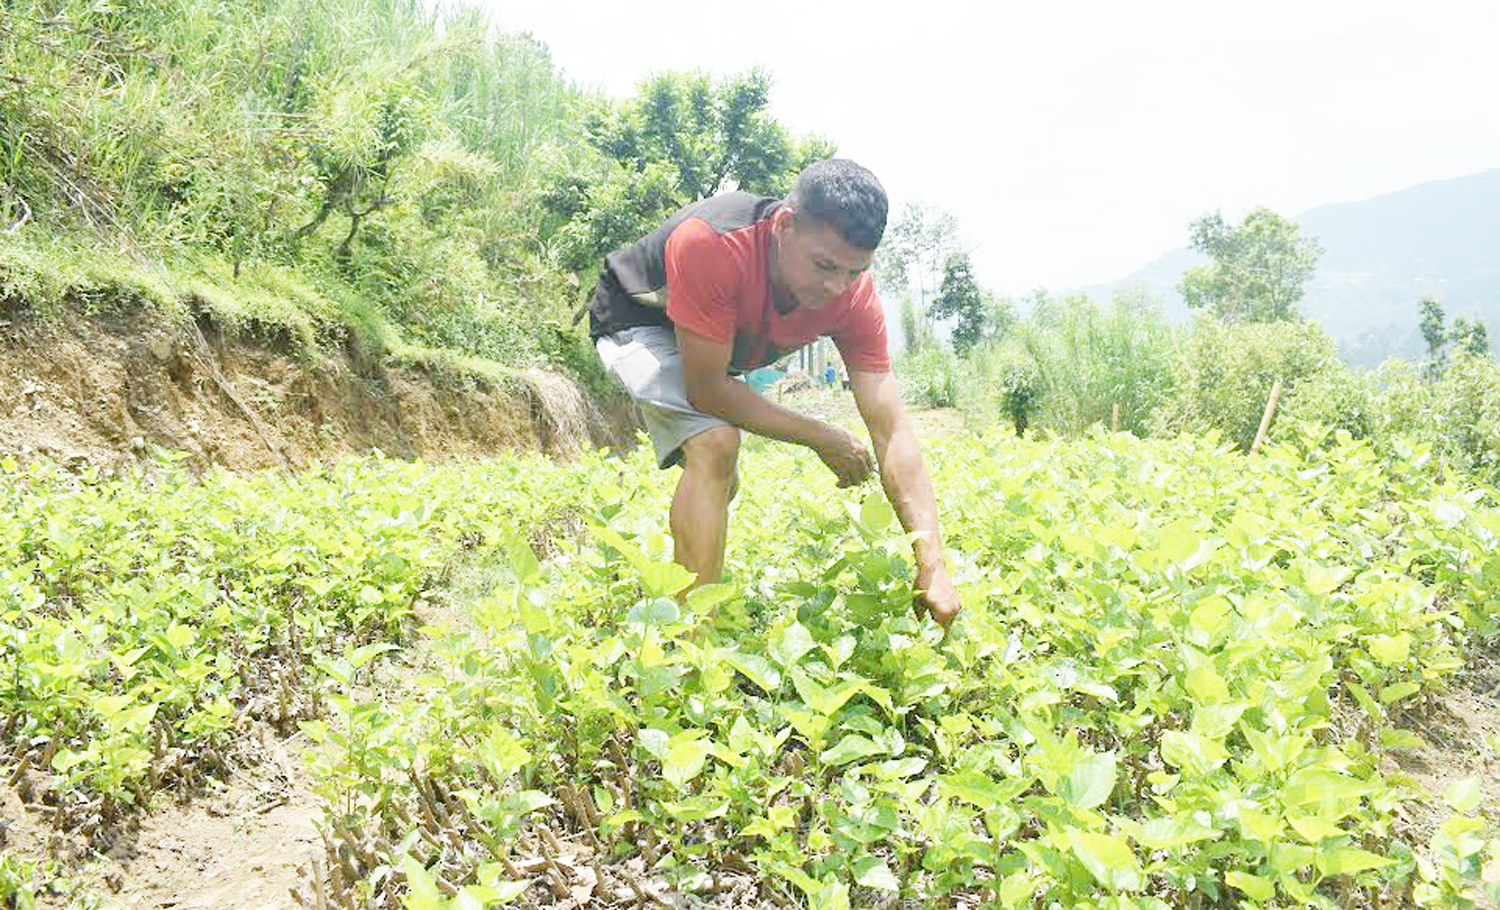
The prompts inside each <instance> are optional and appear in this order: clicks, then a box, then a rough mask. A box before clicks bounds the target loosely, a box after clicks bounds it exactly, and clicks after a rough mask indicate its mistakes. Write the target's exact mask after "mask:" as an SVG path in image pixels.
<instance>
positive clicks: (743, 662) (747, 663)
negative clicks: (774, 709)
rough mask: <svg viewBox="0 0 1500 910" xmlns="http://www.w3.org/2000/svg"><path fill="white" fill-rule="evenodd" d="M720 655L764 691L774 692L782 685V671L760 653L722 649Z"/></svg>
mask: <svg viewBox="0 0 1500 910" xmlns="http://www.w3.org/2000/svg"><path fill="white" fill-rule="evenodd" d="M718 655H719V657H720V658H721V659H722V660H723V661H724V662H725V663H727V664H729V665H730V666H731V667H734V668H735V669H736V670H738V671H740V672H741V673H743V674H745V678H746V679H749V680H750V681H751V682H753V683H755V684H756V685H757V686H760V688H761V690H762V691H764V692H774V691H775V690H776V687H777V686H779V685H781V671H780V670H777V669H776V668H775V667H773V666H772V665H771V662H770V661H769V660H766V659H765V658H764V657H761V656H760V655H759V654H743V653H741V652H739V651H732V650H726V649H720V650H719V652H718Z"/></svg>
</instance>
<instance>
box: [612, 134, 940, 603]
mask: <svg viewBox="0 0 1500 910" xmlns="http://www.w3.org/2000/svg"><path fill="white" fill-rule="evenodd" d="M888 207H889V206H888V202H887V199H886V195H885V190H884V189H883V188H882V187H881V185H880V183H879V181H877V180H876V179H875V176H874V175H873V174H871V173H870V172H869V171H868V170H866V169H864V168H863V167H860V166H859V165H857V164H855V163H854V162H852V161H847V160H841V159H832V160H828V161H821V162H818V163H816V164H814V165H812V166H811V167H809V168H807V170H805V171H803V172H802V174H801V175H800V176H799V177H798V179H797V182H796V184H795V185H794V186H793V188H792V192H791V194H790V195H789V196H788V197H787V198H786V199H784V200H781V199H774V198H769V197H759V196H753V195H751V194H749V193H726V194H723V195H720V196H715V197H713V198H711V199H707V200H704V201H702V202H698V203H694V204H692V205H689V206H687V207H686V208H684V209H683V210H681V211H679V212H678V213H677V214H675V215H673V216H672V217H671V218H670V219H668V221H667V223H666V224H664V225H663V226H662V227H661V228H659V229H658V230H656V231H655V232H654V233H652V234H649V235H647V236H646V237H643V238H641V239H640V240H638V241H636V242H635V243H633V244H630V245H629V246H626V247H623V248H622V249H619V250H617V251H615V252H614V253H611V254H610V255H609V256H608V257H606V259H605V265H604V269H603V271H602V273H601V274H600V277H599V284H598V286H597V287H596V288H595V289H594V296H593V298H592V300H591V301H590V302H589V316H590V319H589V325H590V334H591V335H592V336H593V338H594V340H595V344H596V346H597V347H598V350H599V355H600V357H601V358H602V359H603V361H604V364H605V366H606V368H608V369H609V371H610V372H612V373H613V374H614V375H615V376H617V377H618V378H619V379H620V381H621V382H622V383H623V384H624V385H625V388H626V389H627V390H629V392H630V394H631V396H632V397H633V398H634V399H635V401H636V402H637V404H639V405H640V408H641V413H642V415H643V417H644V418H645V422H646V429H647V431H648V432H649V433H650V434H651V442H652V445H653V447H654V448H655V451H656V459H657V463H658V464H659V465H660V466H661V467H663V468H667V467H671V466H672V465H674V464H679V463H680V464H681V465H682V476H681V477H680V478H679V479H678V482H677V491H676V494H675V495H674V496H673V498H672V511H671V524H672V538H673V541H674V547H675V551H674V554H673V555H674V558H675V560H676V561H677V562H678V563H680V564H681V565H683V566H684V567H686V568H687V569H689V570H690V571H692V572H694V573H696V574H697V582H696V583H697V584H700V585H701V584H709V583H712V582H715V581H717V580H718V579H719V575H720V572H721V571H722V570H723V565H724V537H725V528H726V525H727V524H728V519H729V501H730V500H731V499H733V498H734V494H735V491H736V490H737V489H738V485H739V474H738V471H737V468H736V465H737V462H738V458H739V449H740V431H741V430H747V431H749V432H752V433H758V434H760V435H762V436H768V437H770V438H772V439H780V440H783V441H785V442H792V443H797V444H799V445H804V446H807V447H808V448H810V449H812V450H813V451H814V452H816V453H817V454H818V457H819V458H821V459H822V460H823V464H825V465H826V466H827V467H828V469H829V470H830V471H832V472H833V473H834V475H835V476H836V477H837V478H838V485H839V486H840V487H847V486H851V485H853V484H857V483H860V482H862V481H863V480H864V479H865V478H866V477H867V476H869V473H870V471H871V470H872V469H873V467H874V464H873V463H872V460H871V453H870V450H869V449H867V448H866V447H865V446H864V444H863V443H862V442H861V441H860V440H859V439H858V438H856V437H855V436H854V435H853V434H851V433H848V432H846V431H844V430H841V429H839V428H837V427H834V426H831V425H829V424H826V423H823V422H822V421H819V420H814V419H813V418H811V417H807V416H805V415H803V414H799V413H797V412H795V411H792V410H789V409H787V408H784V407H781V406H780V405H777V404H774V403H773V402H770V401H768V400H766V399H765V398H763V397H761V395H760V394H759V393H757V392H756V391H755V390H754V389H752V388H751V387H750V386H749V385H747V384H745V383H744V382H741V381H739V380H738V379H737V378H735V376H734V375H732V374H738V373H743V372H746V371H749V370H753V369H755V368H756V367H760V366H764V365H765V364H767V363H770V362H772V361H774V360H776V359H777V358H778V357H780V356H781V355H782V354H784V353H785V352H787V351H790V350H794V349H796V348H798V347H800V346H801V345H803V344H806V343H807V342H809V341H811V340H813V339H814V338H817V337H819V336H821V335H830V336H832V338H833V340H834V343H835V345H837V347H838V349H839V352H840V354H841V355H842V357H843V360H844V363H845V365H846V366H847V368H848V370H849V382H850V387H851V388H852V389H853V391H854V400H855V403H856V404H857V405H858V407H859V413H860V417H861V418H863V420H864V423H865V426H866V427H867V428H868V429H869V431H870V438H871V441H872V442H873V449H874V459H875V461H878V463H879V468H880V477H881V481H882V483H883V485H884V487H885V492H886V495H887V496H888V497H889V498H890V501H891V504H892V505H893V506H894V507H895V510H896V514H897V516H898V517H899V518H900V520H901V525H902V527H904V528H905V529H906V530H907V531H921V532H923V533H922V534H921V536H920V537H918V538H917V540H916V542H915V544H914V545H913V550H914V555H915V557H916V564H917V572H916V584H915V586H916V588H917V590H918V592H919V594H918V598H919V603H920V605H921V606H922V607H924V608H925V609H926V610H927V611H928V612H929V613H930V614H931V616H932V618H933V619H934V620H936V621H937V622H938V623H939V624H940V625H942V626H943V628H945V629H946V628H947V627H948V624H949V623H950V622H951V621H952V620H953V617H954V615H955V614H957V613H958V610H959V602H958V594H957V592H956V591H955V590H954V588H953V581H952V579H951V578H950V577H949V575H948V569H947V565H946V563H945V561H944V557H943V546H942V537H941V533H940V531H939V528H938V518H937V505H936V503H935V502H934V499H933V493H932V483H931V481H930V480H929V478H928V476H927V468H926V466H925V465H924V464H923V462H922V455H921V452H920V451H919V450H918V448H917V442H916V437H915V435H914V434H913V432H912V428H911V424H910V423H909V422H908V420H907V417H906V410H905V408H904V407H903V406H902V403H901V396H900V394H899V392H898V390H897V387H896V379H895V376H894V375H893V374H892V373H891V361H890V355H889V352H888V350H887V343H886V332H885V318H884V314H883V312H882V310H881V307H880V300H879V298H878V297H877V296H876V294H875V289H874V285H873V283H872V281H871V279H870V275H869V267H870V260H871V258H872V257H873V256H874V254H875V248H876V246H878V245H879V243H880V237H881V235H882V234H883V233H884V231H885V221H886V213H887V210H888Z"/></svg>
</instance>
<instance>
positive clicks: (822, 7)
mask: <svg viewBox="0 0 1500 910" xmlns="http://www.w3.org/2000/svg"><path fill="white" fill-rule="evenodd" d="M483 2H484V3H485V4H486V5H487V8H488V9H489V11H490V13H491V14H492V15H493V16H494V18H495V19H496V20H498V22H499V23H500V25H501V26H502V27H504V28H506V29H508V30H516V31H529V32H531V33H532V34H533V35H534V36H535V37H536V38H538V39H539V40H541V41H542V42H544V43H545V44H547V45H548V47H549V48H550V49H551V51H552V55H553V59H554V60H555V61H556V63H557V64H558V65H559V66H560V67H561V68H562V69H563V71H564V73H565V74H566V75H567V76H568V77H569V78H571V79H572V80H574V81H575V82H579V83H581V84H584V85H587V86H592V87H595V88H600V89H603V90H605V91H607V92H609V93H610V94H613V95H616V96H621V97H623V96H626V95H629V94H631V93H632V91H633V89H634V87H635V85H636V84H637V82H638V81H639V80H640V79H641V78H642V77H643V76H645V75H647V74H648V73H650V72H652V71H655V70H664V69H674V70H675V69H694V68H702V69H707V70H710V71H712V72H716V73H726V74H727V73H734V72H739V71H742V70H744V69H747V68H749V67H751V66H754V65H761V66H765V67H767V68H768V69H769V70H770V71H771V72H772V74H773V77H774V79H775V88H774V91H773V94H772V100H771V112H772V114H773V115H775V116H776V117H778V118H779V119H781V120H782V121H783V122H785V123H787V124H788V125H789V126H791V127H792V128H793V129H796V130H799V131H807V130H815V131H817V132H821V133H823V134H825V135H827V136H829V137H830V138H832V139H834V140H835V141H836V142H837V143H838V144H839V153H840V154H841V155H843V156H845V157H850V158H853V159H855V160H857V161H859V162H861V163H862V164H865V165H866V166H868V167H869V168H871V169H872V170H874V171H875V173H876V174H877V175H878V176H879V177H880V179H881V181H882V182H883V183H884V184H885V186H886V189H887V190H888V191H889V192H890V194H891V196H892V199H893V201H895V202H897V203H900V202H901V201H904V200H919V201H928V202H932V203H934V204H936V205H938V206H940V207H942V208H944V209H947V210H948V211H950V212H952V213H953V214H954V215H955V216H956V217H957V218H958V221H959V225H960V229H961V234H962V237H963V239H964V240H965V242H966V243H967V245H968V246H969V247H970V248H971V249H972V251H973V253H974V259H975V270H976V273H977V276H978V277H979V279H980V281H981V283H983V284H985V285H987V286H989V287H992V288H994V289H996V290H999V291H1003V292H1007V293H1025V292H1028V291H1030V290H1032V289H1033V288H1035V287H1038V286H1042V285H1045V286H1048V287H1051V288H1054V289H1057V288H1062V287H1067V286H1073V285H1082V284H1092V283H1101V282H1107V281H1111V280H1113V279H1116V278H1119V277H1123V276H1124V275H1125V274H1126V273H1128V272H1130V271H1133V270H1134V269H1135V268H1137V267H1139V266H1142V265H1144V264H1146V263H1147V262H1149V261H1150V260H1152V259H1155V258H1156V257H1157V256H1159V255H1161V254H1163V253H1166V252H1168V251H1169V250H1171V249H1174V248H1177V247H1181V246H1185V245H1186V243H1187V225H1188V222H1190V221H1191V220H1193V219H1194V218H1196V217H1197V216H1199V215H1201V214H1203V213H1205V212H1208V211H1211V210H1214V209H1219V210H1222V211H1223V212H1224V214H1225V216H1226V217H1230V218H1236V219H1237V218H1239V217H1241V216H1242V215H1243V214H1244V213H1245V212H1246V211H1248V210H1249V209H1250V208H1252V207H1254V206H1256V205H1266V206H1269V207H1271V208H1272V209H1274V210H1276V211H1277V212H1279V213H1280V214H1283V215H1286V216H1289V217H1290V216H1295V215H1298V214H1300V213H1301V212H1303V211H1305V210H1307V209H1309V208H1312V207H1315V206H1318V205H1322V204H1325V203H1330V202H1347V201H1353V200H1357V199H1364V198H1367V197H1369V196H1373V195H1378V194H1380V193H1385V192H1390V191H1392V190H1398V189H1403V188H1405V187H1408V186H1411V185H1414V184H1417V183H1422V182H1425V181H1428V180H1438V179H1444V178H1450V177H1459V176H1464V175H1467V174H1473V173H1478V172H1480V171H1484V170H1488V169H1490V168H1494V167H1500V49H1497V39H1500V4H1496V3H1494V2H1463V3H1459V2H1448V0H1423V2H1417V0H1405V2H1385V0H1375V2H1372V0H1363V2H1351V0H1293V2H1283V0H1259V2H1240V0H1235V2H1213V0H1195V2H1176V0H1171V2H1158V0H1137V2H1133V3H1127V2H1121V0H1110V2H1106V0H1030V2H1025V3H994V2H989V3H984V2H952V0H926V2H903V3H897V4H880V3H872V2H865V3H847V2H827V0H824V2H820V0H797V2H791V0H757V2H754V3H750V4H742V5H739V6H732V5H730V4H726V3H711V2H702V0H698V2H685V0H635V2H627V0H613V2H609V3H602V2H592V0H548V2H543V0H483Z"/></svg>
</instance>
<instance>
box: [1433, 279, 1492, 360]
mask: <svg viewBox="0 0 1500 910" xmlns="http://www.w3.org/2000/svg"><path fill="white" fill-rule="evenodd" d="M1421 311H1422V320H1421V322H1420V323H1419V324H1418V325H1419V327H1420V328H1421V330H1422V340H1423V341H1425V342H1427V363H1426V364H1425V365H1424V366H1423V374H1424V375H1425V376H1426V377H1427V378H1428V379H1429V380H1437V379H1440V378H1442V375H1443V373H1444V371H1446V370H1447V368H1448V355H1449V354H1450V353H1452V354H1455V355H1458V356H1468V357H1488V356H1489V355H1490V330H1489V327H1488V326H1486V325H1485V324H1484V320H1483V319H1481V318H1479V314H1478V313H1475V314H1474V315H1473V316H1472V317H1468V316H1459V317H1457V318H1455V319H1454V320H1453V328H1452V329H1451V330H1450V329H1448V328H1447V326H1446V322H1447V314H1446V313H1444V312H1443V304H1442V301H1440V300H1438V299H1437V298H1436V297H1434V296H1432V295H1431V294H1429V295H1427V296H1425V297H1423V298H1422V301H1421Z"/></svg>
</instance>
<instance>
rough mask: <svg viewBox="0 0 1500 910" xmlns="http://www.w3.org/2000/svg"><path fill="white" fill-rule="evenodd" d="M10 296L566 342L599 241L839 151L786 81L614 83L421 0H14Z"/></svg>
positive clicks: (3, 130)
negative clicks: (777, 88) (796, 125)
mask: <svg viewBox="0 0 1500 910" xmlns="http://www.w3.org/2000/svg"><path fill="white" fill-rule="evenodd" d="M0 59H3V60H5V61H6V67H5V73H4V76H3V78H0V216H3V217H4V225H3V226H0V227H9V226H10V225H12V224H15V225H16V230H14V231H13V232H8V233H3V234H0V297H3V299H4V300H5V302H6V303H7V304H8V305H11V306H26V307H30V308H32V309H35V310H38V311H43V312H48V313H52V314H54V315H55V314H59V313H62V312H68V311H76V310H84V311H87V310H90V309H97V308H99V307H106V306H121V305H124V306H133V305H143V304H144V305H149V306H155V307H157V308H158V309H160V310H161V311H162V312H164V313H165V314H167V315H169V316H173V317H180V316H182V315H183V314H184V313H185V312H186V311H187V310H189V309H196V310H200V311H204V312H208V313H210V314H212V315H213V316H214V317H216V318H218V319H220V320H222V321H223V322H224V323H226V324H229V325H232V326H240V327H260V328H261V329H264V330H266V331H269V332H272V333H281V334H286V335H288V336H289V337H291V338H293V339H295V340H297V341H298V342H301V343H304V344H312V343H320V342H333V341H340V340H343V339H347V338H349V337H351V336H353V337H354V340H355V341H356V342H357V343H358V344H360V345H361V346H363V347H365V348H367V349H369V350H373V351H383V352H389V353H392V354H394V355H396V356H398V357H423V356H432V355H433V354H435V353H436V352H440V351H443V352H452V353H458V354H462V355H471V356H477V357H481V358H485V359H488V360H492V361H497V362H500V363H502V364H508V365H519V364H526V363H533V362H538V361H546V360H552V361H554V362H557V363H559V365H562V366H564V367H567V366H569V365H570V361H571V360H576V359H578V358H576V357H572V356H571V355H570V356H560V355H559V351H565V352H566V351H569V350H571V347H573V346H575V345H571V344H570V343H568V342H566V341H564V342H559V340H558V337H559V333H562V334H565V335H566V334H571V335H574V336H576V335H577V332H576V330H573V329H572V328H571V326H570V325H569V318H568V317H569V316H570V315H571V313H572V311H573V307H574V305H575V304H576V303H577V301H578V300H579V299H580V297H581V296H582V294H583V293H584V292H585V291H586V290H587V289H588V287H590V286H591V285H592V281H593V278H594V274H595V272H596V270H597V267H598V264H599V260H600V257H601V256H602V254H603V253H604V252H606V251H607V250H608V249H610V248H611V247H613V246H614V245H616V244H618V243H621V242H623V241H625V240H628V239H631V238H632V237H634V236H635V235H637V234H638V233H640V232H642V231H643V230H645V229H647V228H649V227H651V226H654V224H655V223H656V222H657V220H658V219H660V218H661V217H662V216H663V215H664V214H666V213H667V212H669V211H671V210H673V209H675V208H677V207H678V206H680V205H683V204H685V203H687V202H690V201H693V200H694V199H697V198H699V197H700V196H703V195H707V194H710V193H712V192H716V191H718V190H721V189H725V188H728V187H730V186H737V187H741V188H744V189H749V190H753V191H758V192H765V193H768V194H773V193H778V192H781V191H783V190H784V189H786V187H787V184H788V181H789V179H790V177H791V176H792V175H794V174H795V173H796V171H797V170H798V169H800V168H801V167H802V166H803V164H804V163H806V162H807V161H809V160H812V159H813V158H818V157H825V156H826V155H827V154H829V153H830V152H831V146H830V144H829V143H828V142H826V141H825V140H822V139H818V138H815V137H814V138H806V139H804V138H801V137H797V136H794V135H792V134H791V133H790V132H788V131H787V130H786V129H785V128H784V127H783V126H781V125H780V124H779V123H777V122H776V121H775V120H774V119H773V118H772V117H771V116H770V115H769V114H768V113H767V111H766V106H767V103H768V93H769V88H770V78H769V76H768V75H767V74H766V73H764V72H759V71H752V72H749V73H746V74H743V75H741V76H737V77H729V78H724V79H717V80H716V79H712V78H710V77H707V76H704V75H701V74H662V75H659V76H656V77H653V78H651V79H649V80H647V81H646V82H645V83H643V84H642V86H641V88H640V92H639V95H638V96H637V97H635V98H633V99H628V100H625V101H614V100H611V99H608V98H604V97H598V96H594V95H591V94H589V93H586V92H583V91H581V90H580V89H578V88H576V87H574V86H573V85H571V84H569V83H568V82H567V81H566V80H565V79H563V78H562V76H561V74H560V73H559V72H558V70H557V69H556V67H555V66H554V65H553V63H552V61H551V59H550V57H549V56H548V53H547V51H546V48H545V47H544V46H543V45H541V44H540V43H538V42H537V41H535V40H533V39H531V38H530V37H527V36H523V35H515V34H507V33H505V32H502V31H499V30H498V29H496V28H495V27H494V25H493V24H492V23H491V21H490V20H489V19H488V18H487V17H486V16H485V15H484V14H483V13H482V12H479V11H477V10H473V9H464V8H434V7H433V6H432V5H430V4H427V3H422V2H417V0H328V2H321V3H311V2H308V0H267V2H264V3H229V4H225V3H220V2H209V0H173V2H166V0H152V2H144V3H129V4H125V3H112V2H105V3H94V2H82V0H71V2H61V3H58V2H42V0H18V2H13V3H8V4H5V5H4V7H3V8H0Z"/></svg>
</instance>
